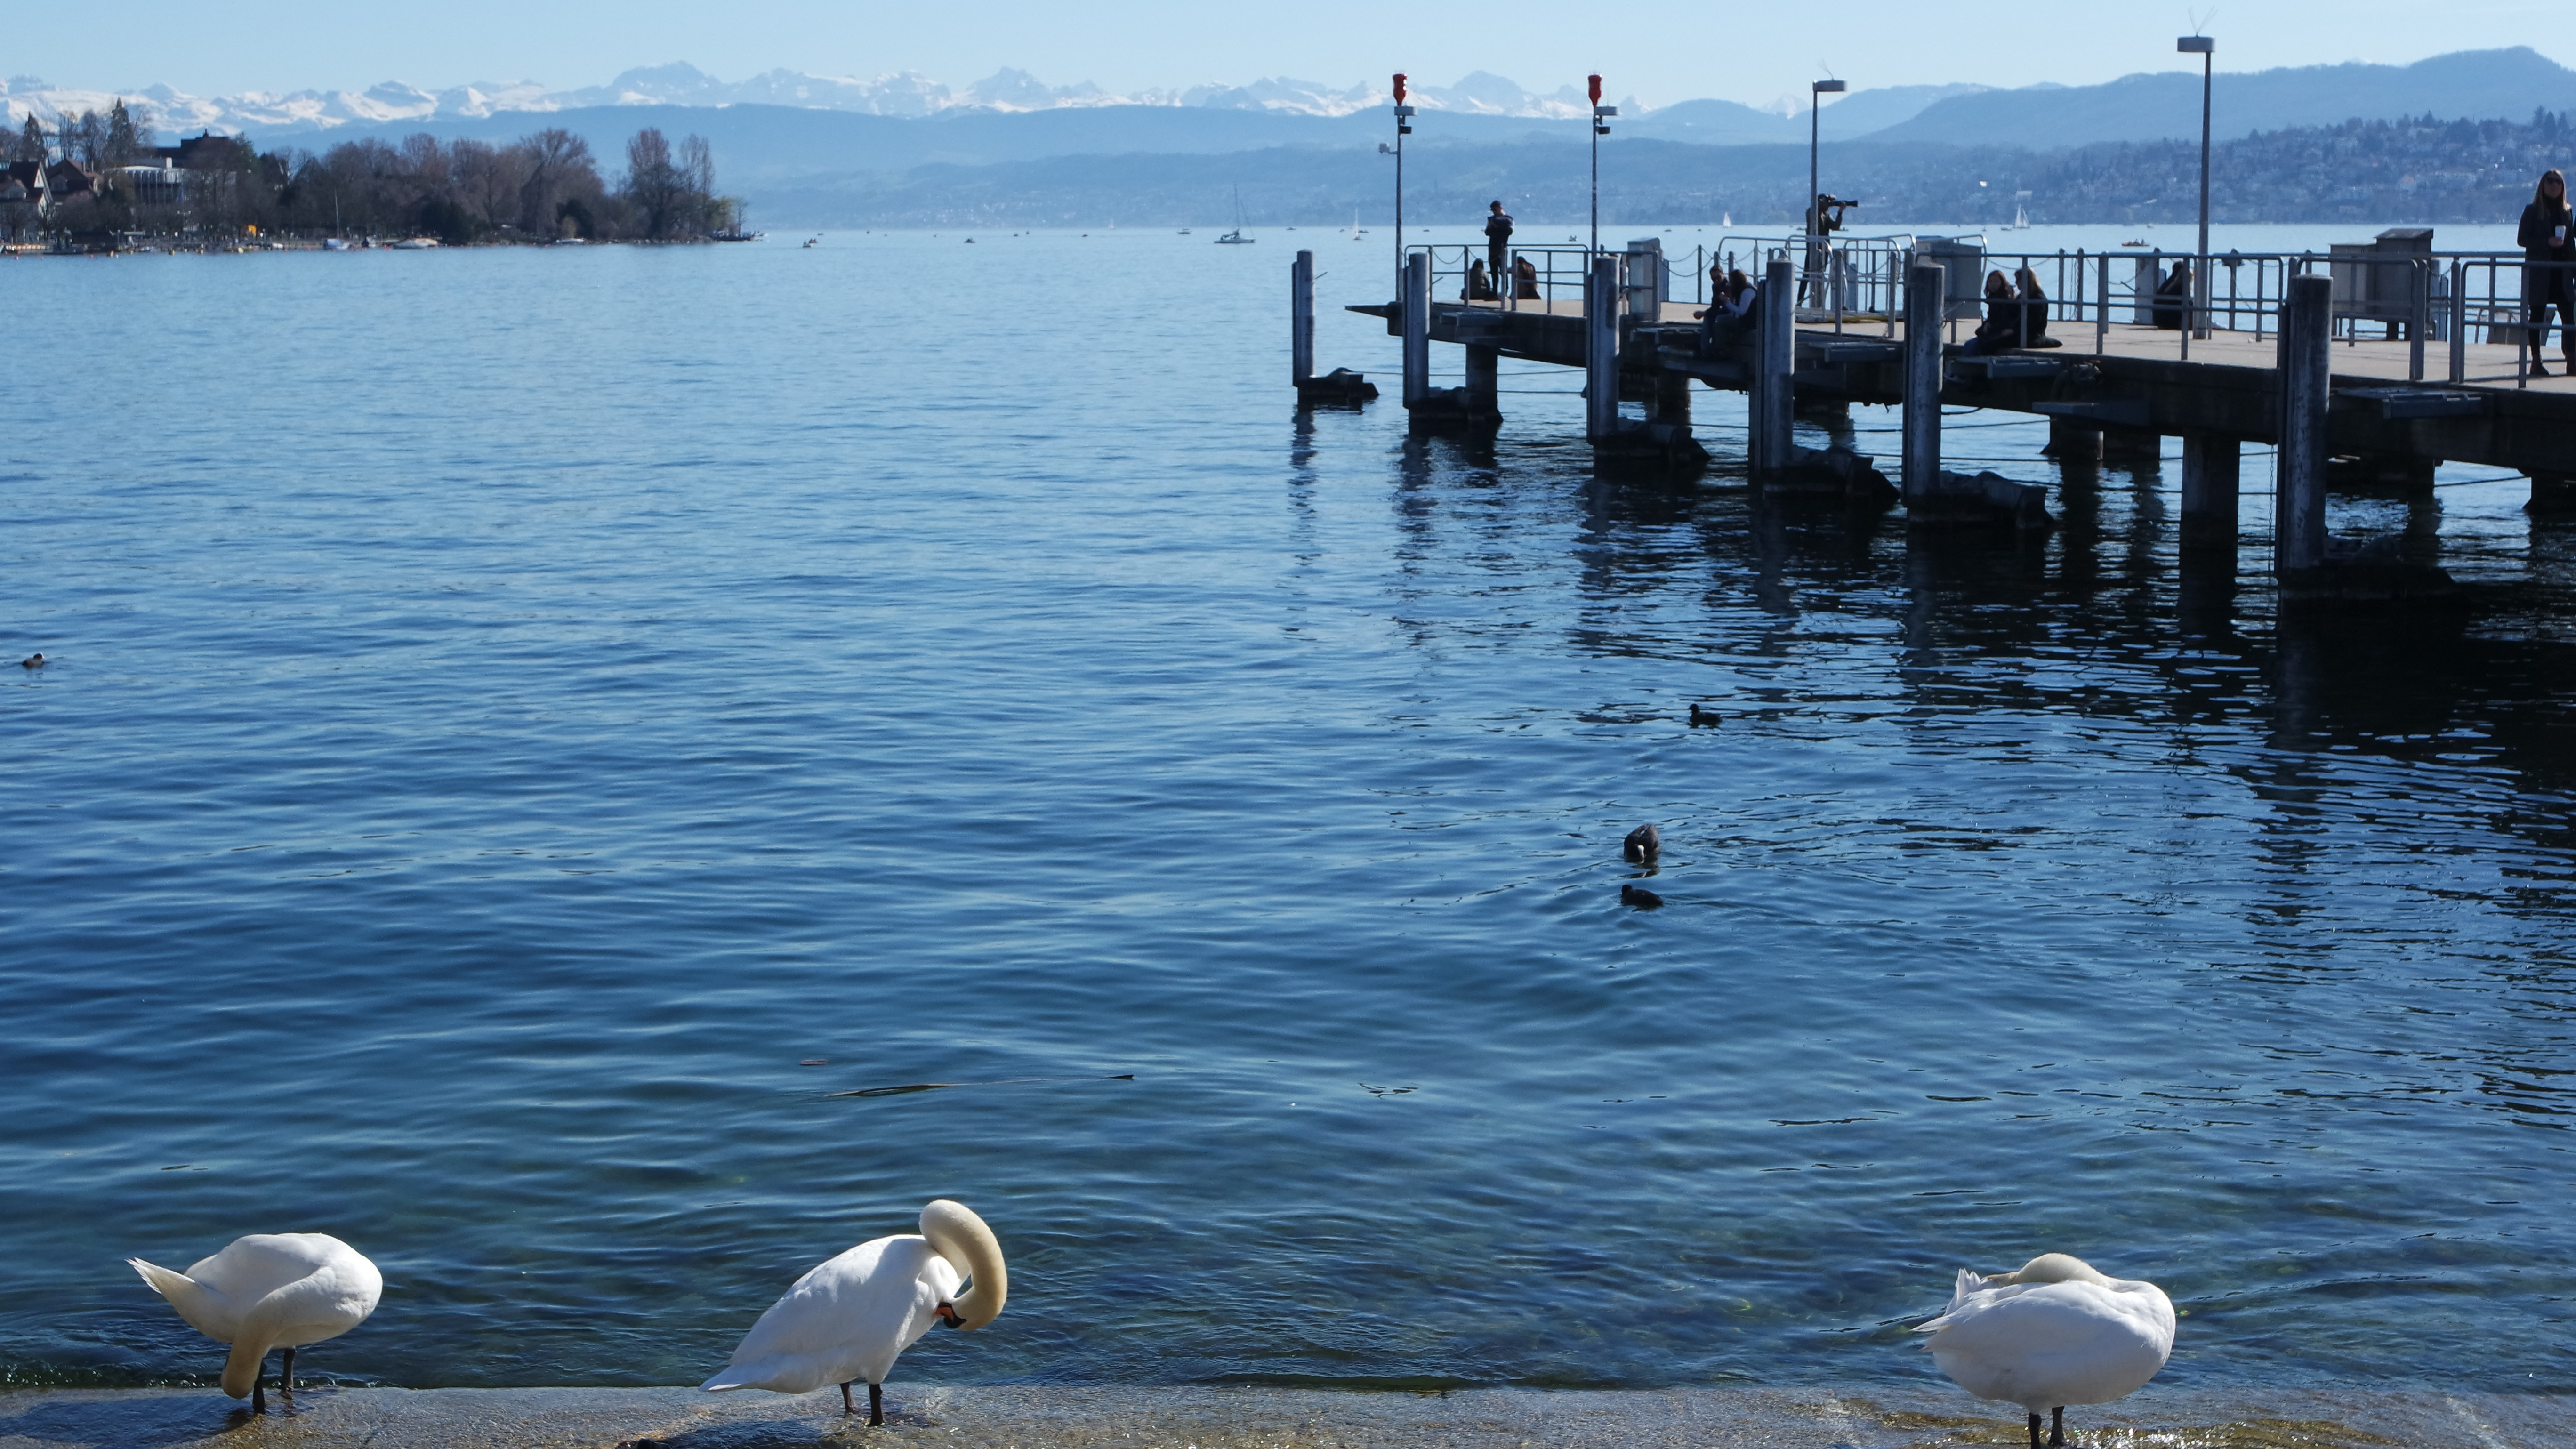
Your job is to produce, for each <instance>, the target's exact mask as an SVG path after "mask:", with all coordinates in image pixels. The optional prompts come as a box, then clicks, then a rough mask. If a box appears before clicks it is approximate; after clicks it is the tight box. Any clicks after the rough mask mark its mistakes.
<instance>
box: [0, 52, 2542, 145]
mask: <svg viewBox="0 0 2576 1449" xmlns="http://www.w3.org/2000/svg"><path fill="white" fill-rule="evenodd" d="M1410 90H1411V94H1410V97H1409V98H1410V99H1411V100H1413V101H1414V102H1415V103H1416V104H1417V105H1420V106H1421V107H1423V108H1424V109H1425V110H1426V111H1428V112H1433V113H1436V114H1435V115H1434V116H1432V117H1427V118H1426V120H1427V121H1433V122H1438V121H1446V120H1450V119H1455V118H1460V117H1470V116H1472V117H1482V118H1502V119H1512V120H1529V121H1536V120H1572V119H1576V118H1579V117H1581V116H1582V115H1583V114H1584V113H1585V112H1586V110H1587V109H1588V108H1589V102H1588V101H1587V99H1586V98H1585V97H1584V95H1583V94H1582V92H1580V91H1578V90H1576V89H1575V88H1574V87H1573V86H1570V85H1568V86H1564V87H1560V88H1559V89H1557V90H1555V91H1553V92H1549V93H1546V94H1540V93H1537V92H1533V91H1530V90H1527V89H1525V88H1523V87H1522V86H1521V85H1519V84H1518V83H1517V82H1514V81H1511V80H1509V79H1506V78H1504V77H1502V76H1497V75H1492V74H1489V73H1487V72H1483V71H1477V72H1474V73H1471V74H1469V75H1467V76H1464V77H1461V78H1460V79H1459V80H1458V82H1457V83H1456V84H1454V85H1449V86H1438V85H1416V86H1413V87H1411V88H1410ZM2213 90H2214V92H2215V97H2216V101H2215V111H2216V132H2217V135H2218V136H2219V137H2220V138H2221V139H2228V138H2233V137H2237V136H2243V135H2247V134H2250V133H2252V132H2255V131H2262V130H2277V129H2280V128H2282V127H2285V126H2313V125H2337V124H2340V123H2342V122H2344V121H2347V120H2354V119H2364V120H2375V119H2394V118H2397V117H2400V116H2422V115H2426V114H2430V115H2433V116H2436V117H2439V118H2442V119H2445V120H2454V119H2462V120H2477V119H2515V118H2519V117H2523V116H2528V115H2529V114H2530V113H2531V111H2532V110H2533V109H2535V108H2545V109H2552V110H2559V109H2566V108H2568V107H2569V106H2571V105H2576V71H2571V70H2569V69H2567V68H2566V67H2564V66H2562V65H2559V64H2558V63H2557V62H2555V61H2552V60H2550V59H2549V58H2548V57H2546V56H2543V55H2541V54H2540V53H2539V52H2537V51H2535V50H2532V49H2531V48H2529V47H2527V46H2521V47H2515V48H2513V49H2510V50H2488V51H2460V52H2455V53H2453V54H2449V55H2441V56H2435V57H2433V58H2431V59H2429V60H2422V61H2418V62H2416V63H2414V64H2412V65H2406V66H2392V65H2368V64H2361V63H2357V62H2356V63H2352V64H2345V65H2320V66H2301V67H2291V68H2283V69H2275V70H2267V71H2253V72H2241V71H2239V72H2229V71H2222V72H2220V73H2219V74H2218V76H2217V78H2216V82H2215V85H2214V87H2213ZM2199 92H2200V87H2199V78H2198V77H2197V76H2194V75H2192V74H2190V73H2189V72H2188V71H2181V70H2175V71H2160V72H2149V73H2140V74H2136V75H2129V76H2123V77H2121V78H2120V79H2118V80H2115V81H2110V82H2107V83H2104V84H2102V85H2094V86H2055V85H2035V86H2026V87H2021V88H2018V89H2012V90H1997V89H1993V88H1990V87H1984V86H1974V85H1946V86H1886V87H1880V88H1877V89H1865V90H1858V91H1854V92H1852V93H1851V94H1850V95H1848V96H1847V97H1845V98H1844V99H1843V100H1841V101H1840V102H1837V103H1835V104H1832V105H1829V106H1827V107H1826V108H1825V109H1824V111H1823V113H1822V114H1821V116H1820V117H1819V121H1820V123H1821V124H1820V129H1821V130H1822V133H1823V136H1824V139H1826V140H1856V139H1861V138H1864V137H1866V138H1869V139H1873V140H1880V141H1890V142H1906V143H1916V144H1932V145H1953V146H1998V145H2000V146H2018V147H2025V148H2031V149H2042V150H2045V149H2051V148H2055V147H2064V146H2081V145H2093V144H2100V143H2105V142H2130V141H2146V140H2158V139H2166V138H2174V137H2181V136H2185V135H2189V136H2195V137H2196V136H2197V135H2198V134H2199V120H2200V106H2199V100H2200V94H2199ZM119 95H123V96H127V97H138V98H141V99H143V100H146V101H149V102H150V103H151V104H152V106H153V108H154V110H155V112H156V113H157V114H158V116H159V118H160V121H161V124H162V128H163V129H164V130H169V131H196V130H203V129H213V130H219V131H230V132H234V133H241V134H250V135H252V136H253V137H254V138H255V139H259V140H263V141H266V140H284V139H287V138H290V137H294V138H301V137H304V136H307V135H314V134H318V133H329V132H333V131H342V130H358V129H371V128H377V127H385V126H396V125H402V124H407V123H408V124H419V125H425V126H428V125H435V124H437V123H456V122H463V121H473V120H480V119H483V118H486V117H491V116H497V115H504V114H512V113H546V112H558V111H572V110H586V109H595V108H600V107H619V108H624V107H637V106H671V107H687V108H716V107H731V106H741V105H759V106H778V107H786V108H790V109H802V110H817V111H838V112H848V113H855V114H859V115H870V116H887V117H911V118H924V119H926V118H934V117H952V116H958V115H964V114H972V113H1001V114H1021V113H1028V112H1044V111H1062V110H1104V109H1157V110H1164V111H1170V110H1176V109H1178V110H1202V111H1204V110H1226V111H1250V112H1257V113H1263V114H1268V115H1276V116H1300V117H1312V118H1321V119H1334V118H1341V117H1348V116H1352V115H1355V114H1357V113H1361V112H1370V111H1380V110H1381V108H1383V107H1384V106H1386V105H1387V104H1388V103H1389V102H1390V100H1391V97H1390V96H1388V95H1387V93H1386V92H1385V90H1384V89H1383V88H1382V87H1380V86H1379V85H1377V84H1375V83H1373V82H1372V83H1365V84H1359V85H1353V86H1348V87H1342V88H1335V87H1332V86H1328V85H1324V84H1321V83H1318V82H1314V81H1304V80H1296V79H1291V78H1287V77H1271V78H1265V79H1261V80H1257V81H1253V82H1250V83H1248V84H1245V85H1234V86H1224V85H1199V86H1189V87H1183V88H1174V89H1149V90H1144V91H1136V92H1132V93H1126V94H1119V93H1113V92H1110V91H1106V90H1103V89H1101V88H1100V87H1099V86H1096V85H1092V84H1090V83H1088V82H1083V83H1080V84H1076V85H1066V86H1052V85H1048V84H1046V83H1045V82H1043V81H1041V80H1039V79H1038V78H1037V77H1036V76H1034V75H1031V74H1030V73H1028V72H1027V71H1024V70H1008V69H1006V70H1001V71H996V72H995V73H994V74H992V75H989V76H987V77H985V78H984V79H982V80H980V81H976V82H975V83H973V84H972V85H968V86H965V87H962V88H951V87H950V86H948V85H946V84H944V83H942V82H939V81H935V80H932V79H931V78H929V77H927V76H924V75H920V74H918V73H915V72H911V71H899V72H890V73H887V74H884V75H880V76H876V77H874V78H872V79H866V80H862V79H858V78H855V77H849V76H817V75H810V74H806V73H804V72H801V71H791V70H772V71H768V72H765V73H763V74H760V75H756V76H752V77H750V78H748V79H746V80H740V81H723V80H719V79H717V78H716V77H714V76H711V75H709V74H707V73H706V72H705V71H702V70H699V69H698V68H697V67H695V66H693V65H688V64H686V63H682V62H674V63H672V64H669V65H658V66H645V67H640V68H637V69H634V70H629V71H627V72H626V73H624V74H623V75H620V76H618V77H617V78H616V79H615V80H612V81H610V82H609V83H608V84H606V85H602V86H587V87H581V88H577V89H573V90H560V91H559V90H549V89H547V88H546V87H544V86H543V85H540V84H539V83H537V82H535V81H520V82H516V83H513V84H508V85H494V84H479V83H478V84H475V85H467V86H455V87H451V88H449V89H446V90H442V91H434V92H433V91H427V90H423V89H421V88H419V87H417V86H413V85H409V84H406V83H403V82H400V81H387V82H385V83H383V84H381V85H376V86H371V87H369V88H367V89H366V90H363V91H346V90H335V91H296V92H292V93H285V94H271V93H266V92H245V93H242V94H239V95H231V96H216V97H203V96H194V95H189V94H186V93H184V92H180V91H177V90H174V89H172V88H170V87H168V86H162V85H154V86H143V87H137V88H134V89H130V90H125V91H106V90H90V89H73V88H63V87H56V86H51V85H48V84H46V83H45V82H44V81H42V80H39V79H37V78H35V77H32V76H14V77H11V78H10V79H9V80H8V81H7V82H6V83H0V108H5V110H6V112H7V119H8V123H9V124H10V125H12V126H15V125H18V124H20V123H21V122H23V121H24V119H25V118H26V117H27V116H28V115H29V114H33V115H35V116H37V117H38V118H39V119H40V120H42V121H43V122H45V123H47V124H51V123H52V122H54V121H55V120H56V119H58V118H59V117H60V116H61V115H63V114H65V113H67V112H68V113H72V114H78V113H79V112H81V111H84V110H99V111H104V110H105V109H106V108H107V106H108V105H109V103H110V102H112V101H113V100H114V99H115V98H116V97H117V96H119ZM1621 109H1622V110H1623V111H1625V112H1626V113H1627V114H1626V115H1625V116H1624V117H1623V120H1622V124H1621V125H1620V127H1619V129H1618V133H1619V134H1623V135H1636V136H1652V137H1656V138H1659V139H1664V140H1672V141H1684V142H1690V143H1695V144H1700V145H1759V144H1765V143H1776V144H1791V143H1797V142H1803V141H1805V140H1806V139H1807V129H1808V121H1807V117H1806V113H1805V112H1804V111H1803V110H1800V109H1799V108H1798V107H1797V105H1796V103H1795V102H1794V101H1793V100H1783V101H1780V102H1776V103H1774V104H1772V105H1770V106H1751V105H1745V104H1742V103H1740V102H1736V101H1724V100H1689V101H1681V102H1678V103H1676V104H1673V105H1668V106H1661V107H1655V108H1645V107H1641V106H1639V105H1638V104H1637V103H1636V102H1635V101H1634V100H1633V99H1631V100H1625V101H1622V102H1621ZM1424 130H1425V139H1426V140H1428V139H1429V138H1430V137H1431V136H1432V135H1436V134H1437V130H1438V127H1437V125H1436V124H1427V125H1426V126H1425V128H1424ZM305 144H312V143H311V142H306V143H305Z"/></svg>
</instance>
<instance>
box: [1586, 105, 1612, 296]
mask: <svg viewBox="0 0 2576 1449" xmlns="http://www.w3.org/2000/svg"><path fill="white" fill-rule="evenodd" d="M1585 79H1586V80H1588V81H1589V82H1590V83H1591V91H1592V254H1593V255H1594V256H1596V257H1597V256H1599V255H1601V138H1602V137H1604V136H1607V135H1609V134H1610V127H1609V125H1608V124H1607V123H1608V121H1609V120H1610V118H1611V117H1613V116H1615V115H1617V114H1619V108H1618V107H1617V106H1605V105H1603V104H1601V77H1599V76H1597V75H1596V76H1587V77H1586V78H1585ZM1585 275H1587V276H1588V275H1590V273H1588V272H1587V273H1586V274H1585Z"/></svg>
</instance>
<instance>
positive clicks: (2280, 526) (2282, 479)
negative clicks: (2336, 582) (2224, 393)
mask: <svg viewBox="0 0 2576 1449" xmlns="http://www.w3.org/2000/svg"><path fill="white" fill-rule="evenodd" d="M2333 298H2334V283H2333V282H2332V281H2331V280H2329V279H2327V278H2325V277H2292V278H2291V279H2290V286H2289V295H2288V296H2286V297H2285V298H2283V299H2282V303H2281V448H2280V452H2279V454H2278V455H2277V465H2276V469H2275V472H2274V477H2273V507H2272V517H2273V519H2274V523H2273V527H2272V570H2273V572H2274V573H2276V574H2290V573H2301V572H2305V571H2307V570H2309V569H2315V568H2321V567H2323V566H2324V564H2325V561H2326V404H2327V401H2328V399H2329V397H2330V395H2331V391H2332V387H2333V379H2332V375H2331V371H2330V369H2331V366H2332V363H2333V344H2334V302H2333Z"/></svg>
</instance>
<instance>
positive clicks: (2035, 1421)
mask: <svg viewBox="0 0 2576 1449" xmlns="http://www.w3.org/2000/svg"><path fill="white" fill-rule="evenodd" d="M2030 1449H2039V1413H2038V1411H2037V1410H2033V1411H2032V1412H2031V1416H2030Z"/></svg>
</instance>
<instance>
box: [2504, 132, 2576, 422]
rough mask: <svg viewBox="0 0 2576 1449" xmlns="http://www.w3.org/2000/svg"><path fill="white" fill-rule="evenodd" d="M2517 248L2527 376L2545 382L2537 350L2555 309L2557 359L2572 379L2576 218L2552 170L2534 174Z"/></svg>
mask: <svg viewBox="0 0 2576 1449" xmlns="http://www.w3.org/2000/svg"><path fill="white" fill-rule="evenodd" d="M2514 244H2515V245H2517V246H2519V247H2521V248H2522V297H2523V319H2522V321H2523V328H2522V337H2523V341H2524V343H2525V344H2527V345H2528V346H2529V347H2530V348H2531V375H2532V376H2534V377H2547V376H2548V375H2549V369H2548V368H2545V367H2543V366H2541V365H2540V344H2541V343H2542V342H2543V341H2544V340H2546V339H2547V337H2548V336H2549V309H2550V308H2552V307H2556V308H2557V309H2558V355H2559V359H2560V361H2561V363H2562V364H2563V365H2564V366H2565V367H2566V369H2567V375H2568V376H2570V377H2576V310H2571V308H2570V307H2569V300H2570V299H2571V298H2576V213H2571V212H2570V210H2569V208H2568V204H2567V178H2566V177H2565V176H2563V175H2561V174H2560V173H2559V172H2558V171H2557V170H2556V169H2554V168H2553V169H2551V170H2548V171H2544V172H2542V173H2540V185H2539V186H2538V187H2537V188H2536V189H2534V190H2533V192H2532V194H2531V205H2529V206H2526V207H2524V208H2523V209H2522V230H2521V231H2520V232H2519V233H2517V234H2516V235H2515V237H2514Z"/></svg>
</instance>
